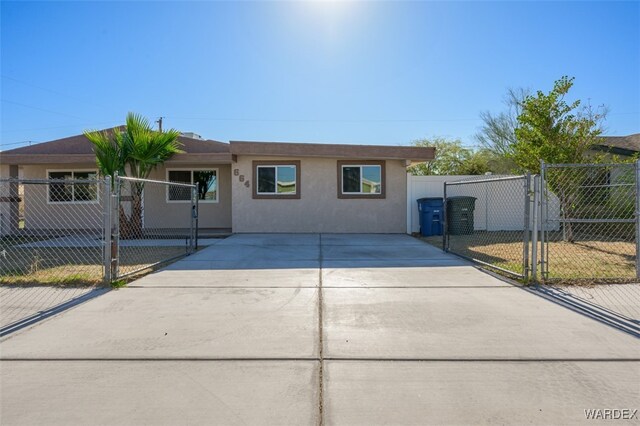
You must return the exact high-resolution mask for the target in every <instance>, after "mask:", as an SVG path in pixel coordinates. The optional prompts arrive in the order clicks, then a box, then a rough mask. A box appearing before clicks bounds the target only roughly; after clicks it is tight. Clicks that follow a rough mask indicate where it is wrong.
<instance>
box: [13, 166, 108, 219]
mask: <svg viewBox="0 0 640 426" xmlns="http://www.w3.org/2000/svg"><path fill="white" fill-rule="evenodd" d="M47 170H96V165H95V163H93V164H91V163H86V164H77V165H73V167H69V165H68V164H47V165H37V166H36V165H32V166H24V167H23V168H22V178H24V179H47ZM48 187H49V185H46V184H28V185H24V186H23V188H24V219H25V221H24V226H25V229H27V230H43V229H50V230H55V229H87V230H99V229H100V227H101V226H102V214H103V208H102V203H103V201H104V200H103V194H101V193H100V192H101V190H102V187H100V188H99V190H98V193H99V196H98V197H99V198H98V201H97V202H92V203H80V204H74V203H70V204H66V203H64V204H62V203H60V204H55V203H49V202H48Z"/></svg>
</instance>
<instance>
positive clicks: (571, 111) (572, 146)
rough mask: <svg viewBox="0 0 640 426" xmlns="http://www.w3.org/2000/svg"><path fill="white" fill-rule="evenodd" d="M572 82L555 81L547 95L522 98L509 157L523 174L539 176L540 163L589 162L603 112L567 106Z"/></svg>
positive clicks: (578, 102)
mask: <svg viewBox="0 0 640 426" xmlns="http://www.w3.org/2000/svg"><path fill="white" fill-rule="evenodd" d="M573 80H574V79H573V78H569V77H567V76H564V77H562V78H561V79H559V80H557V81H556V82H555V84H554V86H553V89H552V90H551V91H550V92H549V93H543V92H542V91H538V92H537V93H536V95H535V96H532V95H529V96H526V97H525V99H524V101H523V103H522V111H521V112H520V114H519V115H518V125H517V126H516V128H515V135H516V141H515V143H514V144H513V147H512V152H511V153H510V154H509V156H510V157H511V158H512V159H513V161H514V162H515V163H516V164H517V165H518V166H519V167H520V168H522V169H523V170H527V171H529V172H531V173H539V172H540V160H544V161H545V162H548V163H583V162H585V160H588V161H593V156H591V155H588V154H589V152H590V150H591V149H592V148H593V146H594V145H595V144H596V143H597V142H598V137H599V136H600V135H601V134H602V131H603V126H602V124H603V122H604V120H605V118H606V114H607V110H606V108H605V107H604V106H601V107H599V108H597V109H594V108H592V107H591V106H590V105H586V106H581V101H580V100H575V101H573V102H571V103H567V101H566V100H565V96H566V95H567V94H568V93H569V90H570V89H571V87H572V86H573Z"/></svg>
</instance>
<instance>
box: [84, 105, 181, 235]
mask: <svg viewBox="0 0 640 426" xmlns="http://www.w3.org/2000/svg"><path fill="white" fill-rule="evenodd" d="M84 135H85V136H86V137H87V139H89V141H90V142H91V143H92V144H93V152H94V153H95V154H96V163H97V165H98V169H99V170H100V173H101V174H103V175H104V176H112V177H113V176H115V174H116V173H118V174H119V175H120V176H129V177H132V178H140V179H146V178H148V177H149V174H150V173H151V171H152V170H153V169H154V168H156V167H157V166H158V165H160V164H162V163H164V162H165V161H167V160H168V159H169V158H171V156H173V155H174V154H178V153H181V152H183V151H181V150H180V147H181V146H182V144H181V143H180V142H179V141H178V136H180V132H178V131H177V130H174V129H171V130H168V131H165V132H157V131H155V130H153V129H152V128H151V124H150V123H149V120H147V119H146V118H145V117H143V116H141V115H139V114H134V113H132V112H130V113H128V114H127V119H126V125H125V126H124V128H122V127H121V128H114V129H111V130H105V131H101V132H100V131H95V130H88V131H85V132H84ZM143 191H144V182H131V216H129V217H128V216H127V214H126V212H125V211H124V209H123V208H122V205H120V210H119V216H120V223H121V230H122V231H121V234H122V237H123V238H136V237H140V236H142V193H143Z"/></svg>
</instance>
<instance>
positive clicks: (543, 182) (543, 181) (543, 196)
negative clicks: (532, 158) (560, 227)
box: [538, 160, 548, 279]
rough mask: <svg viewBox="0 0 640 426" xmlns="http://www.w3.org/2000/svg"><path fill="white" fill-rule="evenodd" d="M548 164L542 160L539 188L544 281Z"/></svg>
mask: <svg viewBox="0 0 640 426" xmlns="http://www.w3.org/2000/svg"><path fill="white" fill-rule="evenodd" d="M546 169H547V164H546V163H545V162H544V160H540V188H539V194H538V196H539V197H540V198H539V201H538V202H539V203H540V216H539V218H538V220H539V221H540V277H541V278H542V279H545V278H546V273H547V268H548V265H547V257H546V247H545V239H546V235H545V230H546V227H547V218H548V217H547V215H546V214H545V213H546V210H545V209H546V208H547V170H546Z"/></svg>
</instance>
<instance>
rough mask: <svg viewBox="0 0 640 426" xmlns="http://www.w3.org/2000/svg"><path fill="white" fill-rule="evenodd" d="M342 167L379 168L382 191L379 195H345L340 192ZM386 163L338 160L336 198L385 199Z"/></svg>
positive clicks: (380, 161) (379, 161)
mask: <svg viewBox="0 0 640 426" xmlns="http://www.w3.org/2000/svg"><path fill="white" fill-rule="evenodd" d="M342 166H380V180H381V184H382V190H381V191H380V194H345V193H343V192H342ZM386 166H387V162H386V161H382V160H339V161H338V181H337V182H338V198H340V199H343V200H349V199H356V198H359V199H367V200H371V199H378V200H379V199H382V198H387V172H386Z"/></svg>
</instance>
